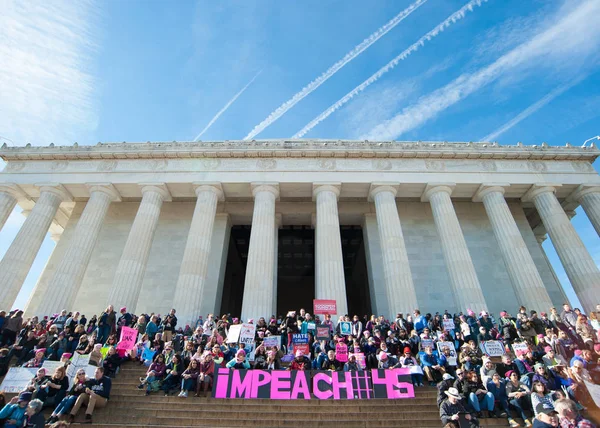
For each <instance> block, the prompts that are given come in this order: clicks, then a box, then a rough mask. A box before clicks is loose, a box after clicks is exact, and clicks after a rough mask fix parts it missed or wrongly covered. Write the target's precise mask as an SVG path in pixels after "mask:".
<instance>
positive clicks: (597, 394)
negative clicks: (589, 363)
mask: <svg viewBox="0 0 600 428" xmlns="http://www.w3.org/2000/svg"><path fill="white" fill-rule="evenodd" d="M584 382H585V386H586V387H587V389H588V391H589V393H590V395H591V396H592V400H594V403H596V406H598V407H600V385H596V384H594V383H591V382H588V381H587V380H584Z"/></svg>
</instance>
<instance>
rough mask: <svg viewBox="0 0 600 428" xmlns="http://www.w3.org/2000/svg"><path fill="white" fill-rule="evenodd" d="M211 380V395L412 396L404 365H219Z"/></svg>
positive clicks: (274, 397)
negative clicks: (352, 368) (349, 368)
mask: <svg viewBox="0 0 600 428" xmlns="http://www.w3.org/2000/svg"><path fill="white" fill-rule="evenodd" d="M214 382H215V383H214V387H213V392H212V396H213V398H268V399H272V400H297V399H301V400H310V399H318V400H354V399H372V398H383V399H403V398H414V396H415V391H414V387H413V384H412V382H411V377H410V369H407V368H400V369H391V370H383V369H373V370H370V371H358V372H332V371H317V370H314V371H301V370H291V371H287V370H258V369H255V370H229V369H223V368H219V369H218V370H217V371H216V372H215V379H214Z"/></svg>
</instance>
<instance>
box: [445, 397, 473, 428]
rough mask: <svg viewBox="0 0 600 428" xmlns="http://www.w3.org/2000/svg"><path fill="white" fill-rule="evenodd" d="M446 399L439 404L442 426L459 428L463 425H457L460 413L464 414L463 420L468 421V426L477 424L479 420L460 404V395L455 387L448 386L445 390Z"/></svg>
mask: <svg viewBox="0 0 600 428" xmlns="http://www.w3.org/2000/svg"><path fill="white" fill-rule="evenodd" d="M445 394H446V395H447V397H448V398H447V399H446V400H445V401H444V402H442V404H441V405H440V419H441V420H442V424H444V426H448V424H450V426H452V427H455V428H459V427H462V426H463V425H462V424H460V425H459V420H460V417H461V415H464V418H465V420H466V421H467V423H468V427H469V428H474V427H478V426H479V421H478V420H477V418H475V417H474V416H473V415H471V414H470V413H467V411H466V409H465V407H464V406H463V405H462V404H461V402H460V399H461V396H460V394H459V392H458V390H457V389H456V388H450V389H448V391H445Z"/></svg>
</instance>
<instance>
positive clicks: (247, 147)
mask: <svg viewBox="0 0 600 428" xmlns="http://www.w3.org/2000/svg"><path fill="white" fill-rule="evenodd" d="M598 156H600V150H599V149H598V148H597V147H595V146H593V147H585V148H582V147H572V146H570V145H567V146H548V145H545V144H542V145H534V146H524V145H521V144H520V145H516V146H503V145H502V146H501V145H499V144H497V143H485V142H482V143H473V142H455V143H449V142H445V141H444V142H440V141H437V142H433V141H431V142H423V141H382V142H372V141H349V140H261V141H219V142H171V143H167V142H154V143H150V142H148V143H98V144H97V145H95V146H79V145H76V146H46V147H37V146H26V147H7V146H2V148H0V157H1V158H2V159H3V160H5V161H15V160H77V159H82V160H93V159H169V158H273V157H275V158H429V159H529V160H586V161H589V162H593V161H594V160H595V159H596V158H597V157H598Z"/></svg>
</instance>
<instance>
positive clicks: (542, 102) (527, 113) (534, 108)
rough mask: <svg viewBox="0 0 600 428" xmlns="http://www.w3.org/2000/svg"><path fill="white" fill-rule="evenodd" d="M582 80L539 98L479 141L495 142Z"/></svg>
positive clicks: (580, 78) (579, 79)
mask: <svg viewBox="0 0 600 428" xmlns="http://www.w3.org/2000/svg"><path fill="white" fill-rule="evenodd" d="M583 79H584V77H583V76H582V77H579V78H577V79H575V80H573V81H571V82H569V83H566V84H564V85H561V86H559V87H558V88H555V89H554V90H553V91H551V92H549V93H548V94H546V96H544V97H543V98H541V99H540V100H539V101H537V102H535V103H533V104H531V105H530V106H529V107H527V108H526V109H525V110H523V111H522V112H521V113H519V114H518V115H516V116H515V117H513V118H512V119H511V120H509V121H508V122H506V123H505V124H504V125H502V126H501V127H499V128H498V129H496V130H495V131H493V132H492V133H490V134H488V135H486V136H485V137H483V138H481V139H480V140H479V141H492V140H496V138H498V137H499V136H500V135H502V134H504V133H505V132H506V131H508V130H509V129H510V128H512V127H513V126H515V125H517V124H518V123H519V122H521V121H523V120H525V119H527V118H528V117H529V116H531V115H532V114H534V113H535V112H536V111H538V110H539V109H541V108H542V107H544V106H545V105H546V104H548V103H549V102H551V101H552V100H553V99H554V98H556V97H558V96H560V95H561V94H563V93H565V92H566V91H568V90H569V89H571V88H572V87H573V86H575V85H577V84H578V83H579V82H581V81H582V80H583Z"/></svg>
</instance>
